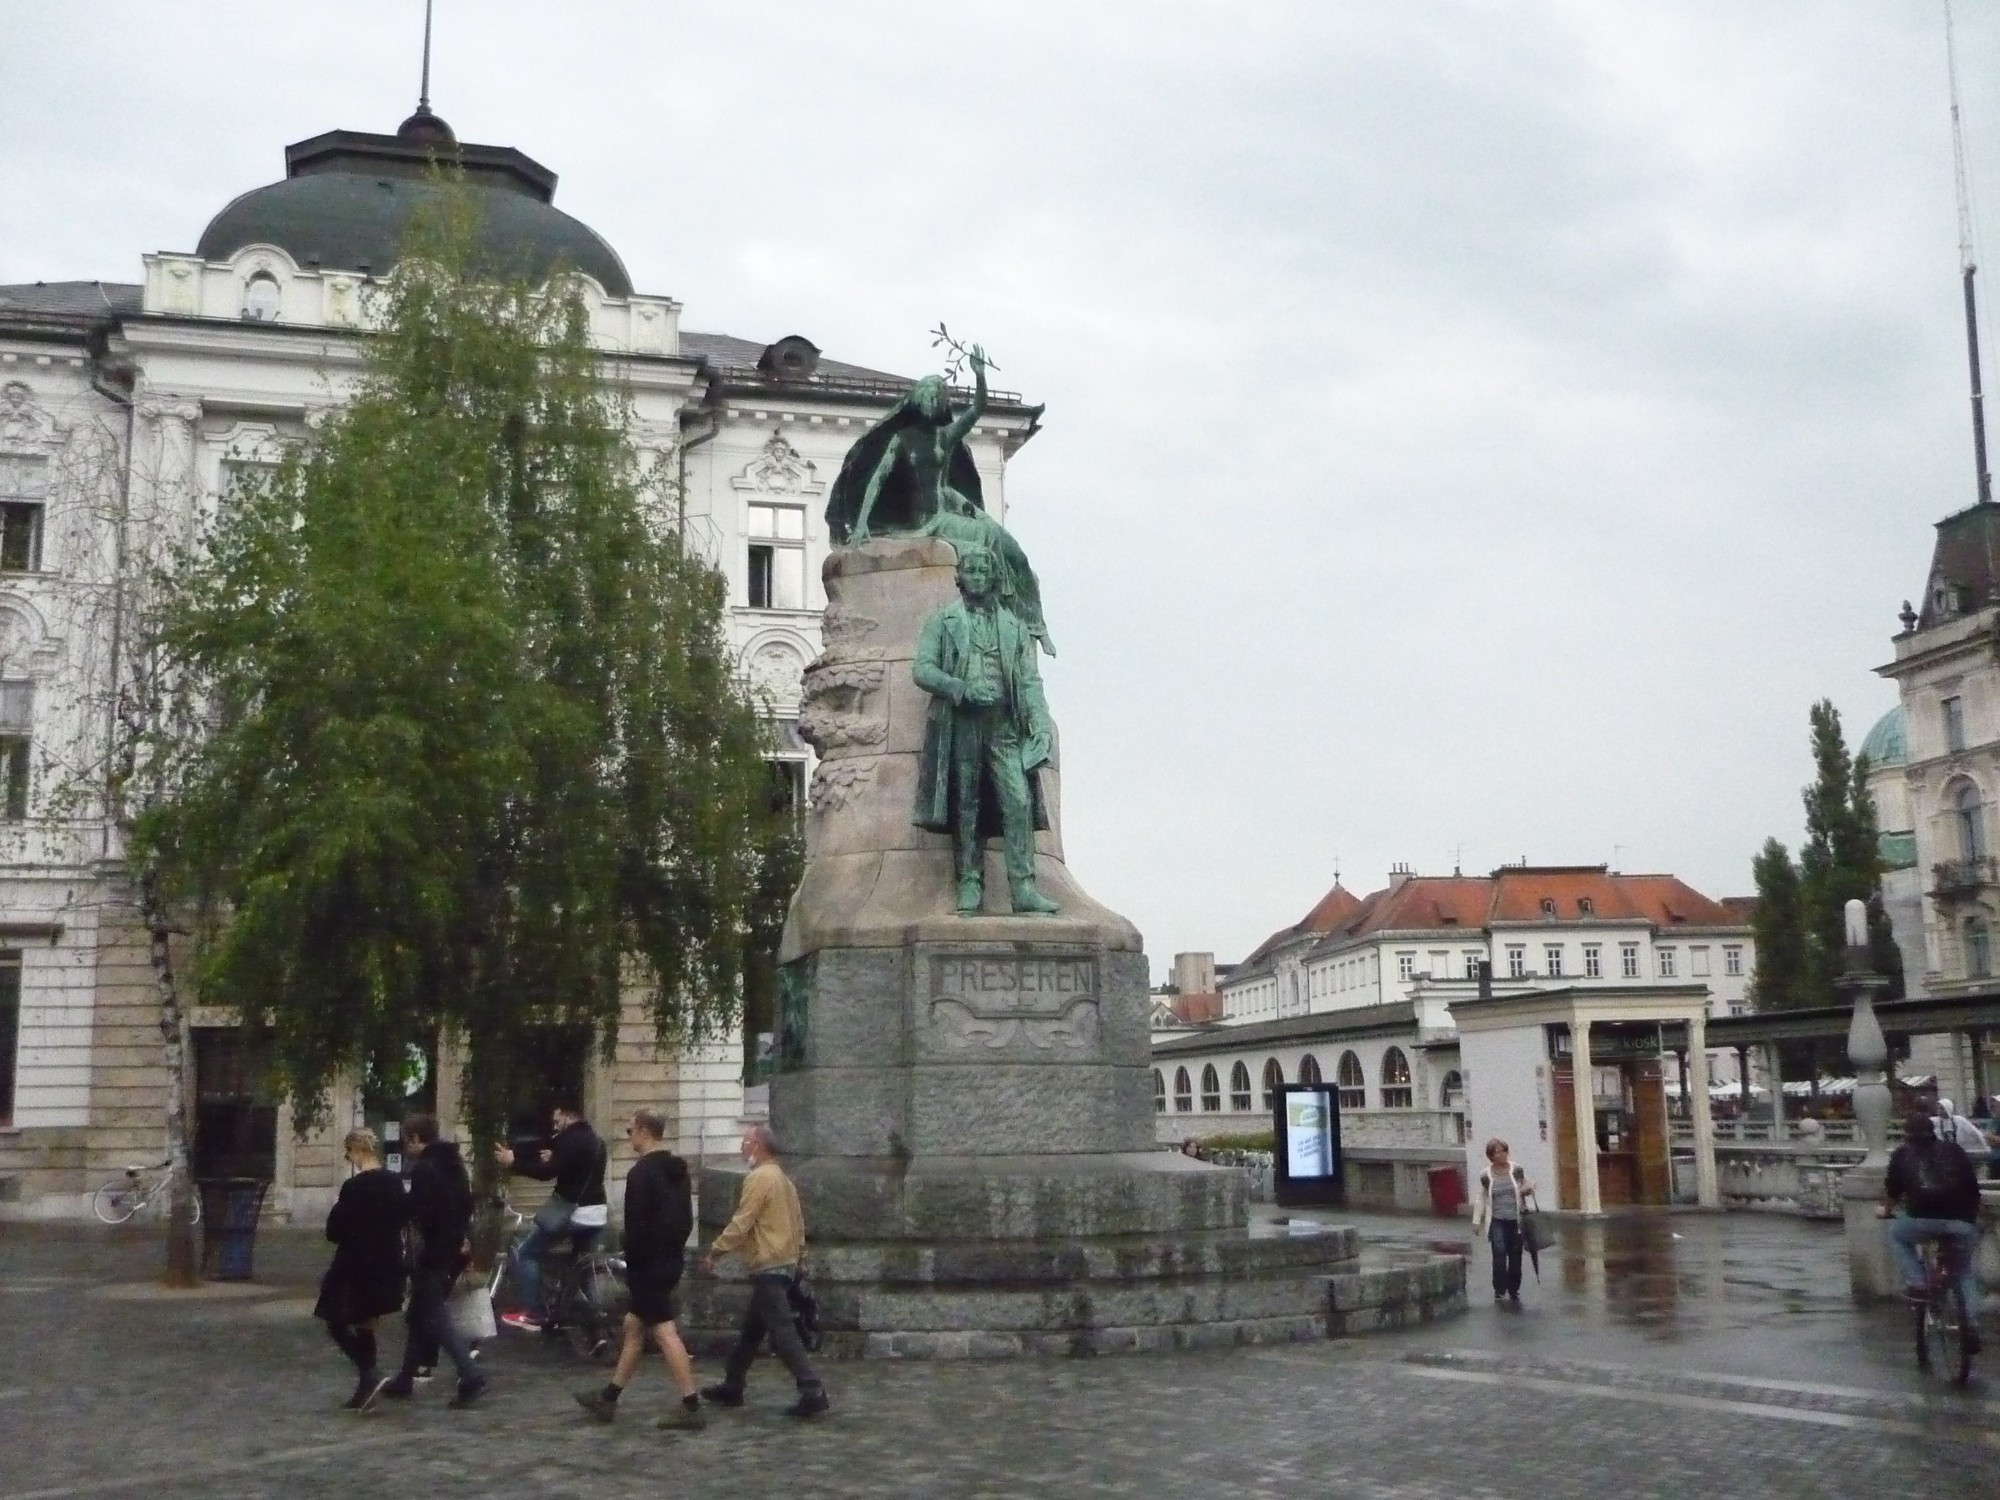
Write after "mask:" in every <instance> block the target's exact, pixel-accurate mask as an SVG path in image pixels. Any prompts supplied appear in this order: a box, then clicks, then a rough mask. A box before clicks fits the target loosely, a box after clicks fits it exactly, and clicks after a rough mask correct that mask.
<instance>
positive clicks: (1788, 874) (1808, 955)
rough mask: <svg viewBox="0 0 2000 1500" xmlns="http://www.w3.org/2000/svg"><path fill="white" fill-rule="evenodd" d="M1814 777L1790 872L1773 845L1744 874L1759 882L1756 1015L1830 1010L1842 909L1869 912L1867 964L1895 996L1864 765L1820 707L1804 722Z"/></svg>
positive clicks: (1893, 951) (1892, 949) (1896, 978)
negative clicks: (1852, 904) (1860, 907)
mask: <svg viewBox="0 0 2000 1500" xmlns="http://www.w3.org/2000/svg"><path fill="white" fill-rule="evenodd" d="M1810 723H1811V732H1812V755H1813V770H1814V776H1813V781H1812V784H1811V785H1809V786H1807V787H1806V788H1805V790H1804V792H1803V793H1802V796H1803V799H1804V802H1805V813H1806V841H1805V843H1804V845H1803V846H1802V847H1801V848H1800V850H1799V857H1798V860H1797V861H1796V863H1795V862H1794V861H1793V860H1792V858H1791V855H1790V853H1789V852H1788V851H1787V850H1786V848H1785V846H1784V845H1783V844H1781V843H1779V842H1778V840H1776V839H1768V840H1766V841H1765V844H1764V847H1763V850H1762V851H1761V852H1760V853H1759V854H1758V855H1757V857H1756V859H1755V860H1754V861H1753V863H1752V865H1751V870H1752V873H1753V874H1754V876H1755V878H1756V882H1757V915H1756V918H1755V931H1756V940H1757V974H1756V979H1755V981H1754V984H1753V1000H1754V1003H1755V1004H1756V1006H1757V1008H1758V1009H1759V1010H1779V1009H1789V1008H1794V1007H1799V1006H1816V1005H1834V1004H1837V1003H1838V1002H1839V998H1840V997H1839V992H1838V990H1837V988H1836V985H1835V980H1836V979H1837V978H1838V977H1839V975H1840V973H1841V971H1842V970H1843V969H1844V968H1845V967H1846V961H1847V960H1846V914H1845V913H1846V905H1847V903H1848V902H1849V901H1850V900H1860V901H1865V902H1867V903H1868V926H1869V948H1870V961H1871V963H1872V964H1873V966H1874V968H1875V969H1876V971H1877V972H1879V973H1883V974H1887V975H1889V976H1890V977H1891V980H1892V984H1891V988H1890V990H1889V994H1890V996H1891V997H1894V996H1899V995H1900V994H1901V993H1902V971H1903V963H1902V955H1901V952H1900V950H1898V949H1897V947H1896V943H1895V939H1894V937H1893V935H1892V934H1891V932H1890V929H1889V919H1888V915H1887V913H1886V912H1885V911H1884V910H1883V907H1882V901H1881V896H1880V892H1881V885H1882V855H1881V831H1880V828H1879V826H1878V824H1877V821H1876V815H1875V799H1874V798H1873V797H1872V796H1870V795H1869V791H1868V758H1867V757H1866V756H1865V755H1864V756H1860V757H1850V756H1849V754H1848V751H1847V741H1846V737H1845V736H1844V735H1843V733H1842V731H1841V724H1840V711H1839V710H1838V709H1836V708H1835V707H1834V706H1833V704H1832V702H1830V701H1829V700H1826V699H1822V700H1821V701H1819V702H1818V703H1815V704H1814V705H1813V706H1812V712H1811V715H1810Z"/></svg>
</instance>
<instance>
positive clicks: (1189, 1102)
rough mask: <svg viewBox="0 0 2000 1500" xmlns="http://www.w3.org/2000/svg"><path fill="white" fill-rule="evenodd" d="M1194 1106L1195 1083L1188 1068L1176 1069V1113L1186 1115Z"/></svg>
mask: <svg viewBox="0 0 2000 1500" xmlns="http://www.w3.org/2000/svg"><path fill="white" fill-rule="evenodd" d="M1193 1108H1194V1085H1193V1084H1192V1083H1190V1082H1189V1081H1188V1072H1187V1069H1186V1068H1175V1069H1174V1113H1175V1114H1178V1115H1184V1114H1186V1113H1187V1112H1188V1111H1189V1110H1191V1109H1193Z"/></svg>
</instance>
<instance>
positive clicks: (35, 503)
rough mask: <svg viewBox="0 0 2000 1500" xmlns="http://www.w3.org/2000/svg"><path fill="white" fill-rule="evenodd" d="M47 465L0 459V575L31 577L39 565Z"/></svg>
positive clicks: (42, 461) (16, 457)
mask: <svg viewBox="0 0 2000 1500" xmlns="http://www.w3.org/2000/svg"><path fill="white" fill-rule="evenodd" d="M48 494H49V473H48V461H47V460H46V459H42V458H28V457H23V456H21V455H18V454H10V455H6V456H4V457H0V572H7V573H33V572H35V571H37V570H38V569H40V567H41V565H42V507H43V506H44V505H45V504H46V503H47V501H48Z"/></svg>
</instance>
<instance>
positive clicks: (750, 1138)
mask: <svg viewBox="0 0 2000 1500" xmlns="http://www.w3.org/2000/svg"><path fill="white" fill-rule="evenodd" d="M743 1157H744V1159H745V1160H746V1161H748V1162H749V1163H750V1175H749V1176H748V1177H746V1178H744V1179H743V1191H742V1193H741V1195H740V1196H739V1197H738V1198H737V1200H736V1214H735V1216H734V1217H733V1218H732V1219H730V1221H729V1224H728V1227H727V1228H725V1229H724V1230H723V1231H722V1233H720V1234H718V1235H717V1236H716V1237H715V1242H714V1243H713V1244H711V1245H710V1246H709V1247H708V1253H707V1254H706V1255H704V1256H702V1258H701V1259H700V1260H699V1261H698V1262H696V1267H697V1269H698V1270H700V1271H701V1272H703V1273H704V1274H707V1273H709V1272H712V1271H714V1269H715V1262H716V1258H717V1257H718V1256H723V1255H730V1254H734V1253H736V1252H738V1251H740V1252H741V1253H742V1256H743V1261H744V1264H745V1266H746V1267H747V1268H748V1269H749V1272H750V1306H749V1309H748V1310H747V1311H746V1312H745V1313H744V1314H743V1331H742V1333H741V1334H739V1335H738V1337H737V1340H736V1347H735V1348H734V1349H732V1350H731V1351H730V1352H729V1360H728V1362H727V1363H726V1364H725V1365H724V1366H723V1375H722V1383H721V1384H720V1385H712V1386H709V1387H708V1388H706V1389H705V1390H703V1391H702V1393H701V1394H702V1399H703V1400H705V1401H709V1402H712V1403H714V1404H715V1405H717V1406H741V1405H742V1404H743V1382H744V1379H745V1377H746V1376H748V1375H749V1373H750V1365H751V1362H752V1361H753V1360H755V1359H756V1358H757V1351H758V1349H759V1348H760V1347H761V1346H762V1345H763V1342H764V1339H765V1337H766V1335H768V1336H769V1337H770V1340H771V1348H772V1349H773V1350H774V1351H775V1352H776V1354H777V1356H778V1358H779V1359H780V1360H782V1361H783V1362H784V1366H785V1368H786V1369H787V1370H790V1371H791V1372H792V1379H794V1380H796V1381H797V1382H798V1385H799V1399H798V1400H797V1401H796V1402H794V1403H793V1404H792V1405H790V1406H788V1407H786V1408H785V1414H786V1415H787V1416H792V1417H816V1416H818V1415H819V1414H820V1413H821V1412H824V1411H825V1410H826V1409H827V1407H828V1406H829V1405H830V1404H831V1403H829V1402H828V1400H827V1398H826V1385H825V1383H824V1382H823V1381H821V1380H820V1378H819V1376H818V1375H816V1374H815V1373H814V1372H813V1367H812V1366H811V1365H810V1364H808V1363H807V1362H806V1351H805V1346H804V1345H803V1344H801V1343H800V1342H799V1331H798V1328H797V1326H796V1325H795V1324H794V1323H793V1321H792V1304H791V1299H790V1297H789V1296H788V1293H789V1292H790V1290H791V1286H792V1281H793V1279H794V1278H795V1277H796V1276H797V1275H798V1273H799V1262H800V1261H801V1260H802V1259H803V1258H804V1256H805V1253H806V1222H805V1216H804V1214H802V1213H801V1212H800V1211H799V1194H798V1189H796V1188H795V1187H793V1186H792V1180H791V1178H789V1177H787V1176H786V1175H785V1173H784V1169H783V1168H782V1167H780V1166H779V1165H778V1142H777V1139H776V1138H775V1137H774V1136H773V1135H772V1134H771V1130H770V1127H769V1126H768V1125H751V1126H749V1127H747V1128H746V1129H745V1130H744V1132H743Z"/></svg>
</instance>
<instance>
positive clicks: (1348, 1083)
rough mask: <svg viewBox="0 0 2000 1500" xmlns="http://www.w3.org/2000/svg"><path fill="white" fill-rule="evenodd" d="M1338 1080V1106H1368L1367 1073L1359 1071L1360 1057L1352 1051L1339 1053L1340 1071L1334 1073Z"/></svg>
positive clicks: (1363, 1107)
mask: <svg viewBox="0 0 2000 1500" xmlns="http://www.w3.org/2000/svg"><path fill="white" fill-rule="evenodd" d="M1335 1076H1336V1077H1337V1078H1338V1079H1339V1080H1340V1107H1341V1108H1342V1109H1366V1108H1367V1107H1368V1075H1367V1074H1366V1073H1364V1072H1362V1071H1361V1059H1360V1058H1358V1057H1356V1056H1355V1055H1354V1054H1353V1053H1352V1052H1343V1053H1341V1054H1340V1071H1339V1072H1338V1074H1336V1075H1335Z"/></svg>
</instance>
